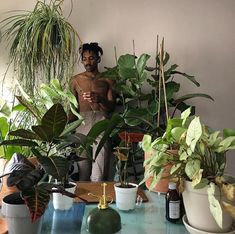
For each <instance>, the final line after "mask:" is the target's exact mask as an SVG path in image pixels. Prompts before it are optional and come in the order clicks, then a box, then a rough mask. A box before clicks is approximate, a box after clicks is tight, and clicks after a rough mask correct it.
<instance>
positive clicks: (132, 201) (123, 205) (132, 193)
mask: <svg viewBox="0 0 235 234" xmlns="http://www.w3.org/2000/svg"><path fill="white" fill-rule="evenodd" d="M129 184H130V185H132V186H134V187H133V188H121V187H119V186H120V185H121V183H116V184H114V190H115V196H116V206H117V208H118V209H119V210H125V211H128V210H133V209H135V205H136V197H137V190H138V185H137V184H133V183H129Z"/></svg>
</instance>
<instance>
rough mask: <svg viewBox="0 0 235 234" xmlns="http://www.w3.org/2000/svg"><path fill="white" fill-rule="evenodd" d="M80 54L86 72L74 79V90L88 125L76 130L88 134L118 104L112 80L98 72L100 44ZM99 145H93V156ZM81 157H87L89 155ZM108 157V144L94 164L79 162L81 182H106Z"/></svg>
mask: <svg viewBox="0 0 235 234" xmlns="http://www.w3.org/2000/svg"><path fill="white" fill-rule="evenodd" d="M80 53H81V58H82V64H83V65H84V67H85V70H86V71H85V72H83V73H80V74H78V75H76V76H74V78H73V79H72V80H71V90H72V92H73V94H74V95H75V97H76V98H77V100H78V102H79V112H80V114H81V115H82V116H83V117H84V119H85V125H81V126H80V127H78V128H77V130H76V131H77V132H79V133H83V134H85V135H86V134H87V133H88V132H89V130H90V129H91V127H92V126H93V124H95V123H96V122H98V121H100V120H102V119H105V118H107V117H108V114H109V113H110V112H112V111H113V110H114V106H115V102H114V95H113V91H112V81H111V80H109V79H105V78H103V77H101V74H100V73H99V71H98V63H99V62H100V60H101V58H100V56H101V55H102V54H103V50H102V49H101V48H100V47H99V46H98V43H90V44H89V43H86V44H83V45H82V47H81V50H80ZM98 140H99V139H98ZM97 145H98V144H96V145H95V144H94V145H93V155H94V153H95V151H96V148H97ZM82 157H85V158H87V156H86V155H82ZM109 157H110V149H109V145H108V144H105V146H104V147H103V149H102V150H101V151H100V153H99V155H98V156H97V158H96V160H95V161H94V162H92V161H91V160H90V159H85V160H82V161H79V163H78V167H79V180H81V181H89V180H91V181H104V180H107V177H108V171H109V168H108V167H109Z"/></svg>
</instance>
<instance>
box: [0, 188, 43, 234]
mask: <svg viewBox="0 0 235 234" xmlns="http://www.w3.org/2000/svg"><path fill="white" fill-rule="evenodd" d="M20 200H21V202H20ZM14 201H17V202H14ZM1 210H2V214H3V216H4V217H5V218H6V221H7V226H8V233H9V234H40V233H41V227H42V218H41V217H40V218H39V219H38V220H37V221H36V222H33V223H32V221H31V217H30V213H29V210H28V207H27V206H26V205H25V204H24V201H23V200H22V199H21V198H20V194H19V192H18V193H12V194H9V195H7V196H5V197H4V198H3V200H2V209H1Z"/></svg>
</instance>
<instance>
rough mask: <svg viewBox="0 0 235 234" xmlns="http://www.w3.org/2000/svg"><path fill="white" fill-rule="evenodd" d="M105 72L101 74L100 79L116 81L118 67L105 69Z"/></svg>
mask: <svg viewBox="0 0 235 234" xmlns="http://www.w3.org/2000/svg"><path fill="white" fill-rule="evenodd" d="M105 68H106V69H107V70H106V71H104V72H102V73H101V76H102V77H105V78H106V77H107V78H112V79H115V80H116V79H118V67H117V66H115V67H112V68H109V67H105Z"/></svg>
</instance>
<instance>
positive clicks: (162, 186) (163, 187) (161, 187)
mask: <svg viewBox="0 0 235 234" xmlns="http://www.w3.org/2000/svg"><path fill="white" fill-rule="evenodd" d="M169 152H171V153H173V154H177V150H169ZM152 153H153V152H148V153H145V154H144V158H145V159H147V158H148V157H150V156H151V154H152ZM171 167H172V165H166V166H165V167H164V172H163V174H162V179H161V180H160V181H159V182H158V183H157V184H156V186H155V187H154V188H153V189H151V191H152V192H157V193H166V192H167V191H168V184H169V182H170V179H169V178H166V177H169V176H170V170H171ZM151 183H152V177H149V178H148V179H147V180H146V182H145V185H146V187H147V188H148V189H149V188H150V185H151Z"/></svg>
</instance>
